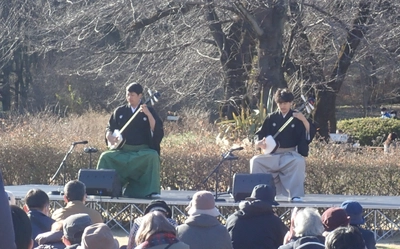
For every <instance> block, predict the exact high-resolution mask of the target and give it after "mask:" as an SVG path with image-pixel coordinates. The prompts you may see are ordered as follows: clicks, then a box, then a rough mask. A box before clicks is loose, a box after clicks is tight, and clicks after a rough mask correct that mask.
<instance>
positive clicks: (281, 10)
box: [254, 0, 287, 105]
mask: <svg viewBox="0 0 400 249" xmlns="http://www.w3.org/2000/svg"><path fill="white" fill-rule="evenodd" d="M286 11H287V6H286V1H284V0H279V1H277V2H276V3H275V4H274V5H273V6H272V7H270V8H259V9H257V10H256V11H255V14H254V16H255V18H256V20H257V21H258V23H259V24H260V28H261V29H262V30H263V31H264V32H263V35H262V36H260V37H259V38H258V44H257V45H258V47H257V49H258V51H257V52H258V67H259V74H258V78H257V82H258V84H259V88H260V89H263V90H264V92H263V100H262V101H263V104H264V105H265V104H266V102H267V98H268V93H269V90H270V88H271V87H273V88H284V87H287V82H286V81H285V78H284V77H283V68H282V61H283V32H284V24H285V20H286Z"/></svg>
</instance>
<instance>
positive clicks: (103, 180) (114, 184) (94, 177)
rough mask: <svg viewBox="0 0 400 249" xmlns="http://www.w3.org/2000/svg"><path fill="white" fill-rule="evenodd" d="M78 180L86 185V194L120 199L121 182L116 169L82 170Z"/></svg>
mask: <svg viewBox="0 0 400 249" xmlns="http://www.w3.org/2000/svg"><path fill="white" fill-rule="evenodd" d="M78 180H79V181H81V182H83V183H84V184H85V185H86V194H88V195H101V196H111V197H120V196H121V195H122V186H121V181H120V179H119V177H118V175H117V172H115V170H114V169H99V170H97V169H80V170H79V173H78Z"/></svg>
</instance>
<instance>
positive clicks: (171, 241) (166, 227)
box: [135, 211, 189, 249]
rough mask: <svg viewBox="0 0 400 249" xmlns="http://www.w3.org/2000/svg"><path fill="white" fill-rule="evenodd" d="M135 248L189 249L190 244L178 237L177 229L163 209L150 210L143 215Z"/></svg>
mask: <svg viewBox="0 0 400 249" xmlns="http://www.w3.org/2000/svg"><path fill="white" fill-rule="evenodd" d="M135 239H136V244H138V246H137V247H135V249H144V248H147V249H150V248H152V249H164V248H170V249H189V246H188V245H187V244H185V243H183V242H181V241H179V240H178V239H177V238H176V230H175V227H174V226H173V225H171V223H170V222H169V221H168V220H167V219H166V217H165V214H164V213H163V212H162V211H161V212H160V211H154V212H149V213H148V214H146V215H145V216H144V217H143V220H142V225H141V226H140V227H139V230H138V232H137V234H136V238H135Z"/></svg>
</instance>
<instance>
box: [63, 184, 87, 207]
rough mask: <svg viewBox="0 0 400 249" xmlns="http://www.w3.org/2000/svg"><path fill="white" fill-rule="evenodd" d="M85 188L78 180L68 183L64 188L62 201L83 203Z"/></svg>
mask: <svg viewBox="0 0 400 249" xmlns="http://www.w3.org/2000/svg"><path fill="white" fill-rule="evenodd" d="M85 198H86V186H85V184H84V183H83V182H81V181H78V180H73V181H69V182H68V183H67V184H66V185H65V187H64V201H65V202H70V201H85Z"/></svg>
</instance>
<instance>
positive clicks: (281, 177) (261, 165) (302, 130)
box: [250, 89, 316, 201]
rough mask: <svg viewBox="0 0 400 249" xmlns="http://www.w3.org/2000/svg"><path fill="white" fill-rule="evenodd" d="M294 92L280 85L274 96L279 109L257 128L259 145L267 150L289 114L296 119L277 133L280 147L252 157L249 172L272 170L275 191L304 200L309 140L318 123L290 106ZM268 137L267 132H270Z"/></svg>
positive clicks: (267, 171) (291, 197) (276, 138)
mask: <svg viewBox="0 0 400 249" xmlns="http://www.w3.org/2000/svg"><path fill="white" fill-rule="evenodd" d="M293 99H294V96H293V94H292V93H291V92H290V91H289V90H288V89H278V90H277V92H276V93H275V95H274V100H275V102H276V103H277V105H278V111H276V112H274V113H271V114H269V115H268V117H267V118H266V119H265V121H264V123H263V125H262V127H261V129H260V130H258V131H257V132H256V147H257V148H261V149H262V150H265V151H271V148H268V149H267V143H266V141H267V140H269V139H272V137H271V136H274V135H275V134H276V133H277V132H278V130H279V129H280V128H281V127H282V126H283V124H284V123H285V122H286V121H288V119H289V118H290V117H292V116H293V117H294V118H293V120H292V121H291V122H290V123H289V124H288V125H287V126H286V127H285V128H284V129H283V130H282V131H281V132H280V133H279V135H277V136H276V137H275V141H276V143H277V144H279V148H278V149H277V150H276V151H275V152H272V153H268V154H263V155H257V156H254V157H253V158H252V159H251V160H250V173H269V174H272V175H273V177H274V180H275V185H276V194H277V195H279V194H282V195H284V196H288V197H289V201H302V199H301V197H303V196H304V179H305V166H306V162H305V159H304V158H303V156H307V155H308V144H309V143H310V142H311V140H312V139H313V137H314V135H315V130H316V129H315V126H314V125H313V124H312V123H311V122H309V121H308V120H307V118H306V117H305V116H304V115H303V114H302V113H301V112H297V111H294V110H292V109H291V107H292V102H293ZM269 135H270V137H268V138H266V137H267V136H269Z"/></svg>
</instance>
